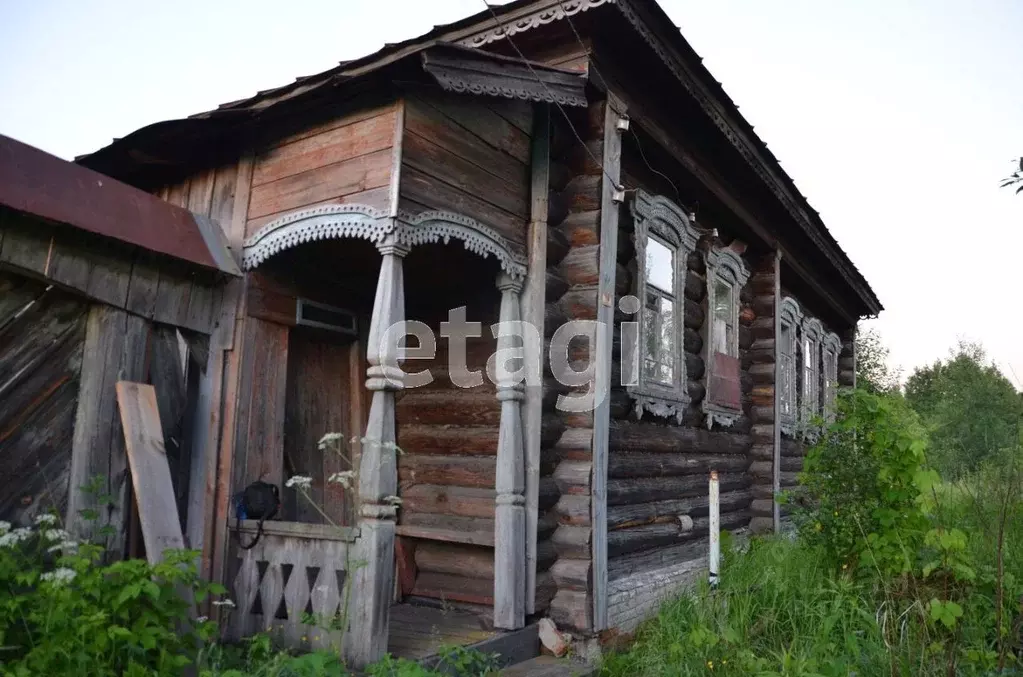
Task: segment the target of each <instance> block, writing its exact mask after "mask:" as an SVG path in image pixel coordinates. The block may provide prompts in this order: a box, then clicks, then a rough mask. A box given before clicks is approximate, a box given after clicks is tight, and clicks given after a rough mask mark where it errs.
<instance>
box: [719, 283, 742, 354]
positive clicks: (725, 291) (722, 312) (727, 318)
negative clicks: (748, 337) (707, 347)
mask: <svg viewBox="0 0 1023 677" xmlns="http://www.w3.org/2000/svg"><path fill="white" fill-rule="evenodd" d="M732 296H733V292H732V285H730V284H728V283H727V282H725V281H724V280H721V279H718V280H715V282H714V329H713V334H714V350H715V352H719V353H725V354H726V355H731V356H732V357H737V355H734V354H733V352H734V351H733V349H732V346H733V343H734V341H733V332H734V331H735V327H734V326H732V311H733V308H732V303H733V302H734V299H733V298H732Z"/></svg>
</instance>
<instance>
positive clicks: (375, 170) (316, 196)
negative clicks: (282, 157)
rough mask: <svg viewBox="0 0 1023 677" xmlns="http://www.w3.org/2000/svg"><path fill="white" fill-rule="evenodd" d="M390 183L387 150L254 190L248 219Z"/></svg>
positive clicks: (389, 157)
mask: <svg viewBox="0 0 1023 677" xmlns="http://www.w3.org/2000/svg"><path fill="white" fill-rule="evenodd" d="M390 180H391V151H390V149H389V148H385V149H383V150H378V151H376V152H374V153H369V154H368V155H362V156H360V157H357V158H352V159H350V160H344V161H341V162H335V163H334V164H330V165H326V166H324V167H318V168H316V169H312V170H310V171H307V172H303V173H301V174H295V175H294V176H288V177H285V178H283V179H279V180H277V181H272V182H270V183H264V184H263V185H260V186H254V187H253V188H252V194H251V198H250V202H249V218H257V217H260V216H265V215H266V214H272V213H274V212H282V211H290V210H292V209H298V208H300V207H304V206H306V205H310V204H312V203H314V202H319V201H322V200H327V199H336V198H339V197H342V196H344V195H350V194H352V193H359V192H362V191H365V190H369V189H370V188H380V187H382V186H387V185H389V183H390Z"/></svg>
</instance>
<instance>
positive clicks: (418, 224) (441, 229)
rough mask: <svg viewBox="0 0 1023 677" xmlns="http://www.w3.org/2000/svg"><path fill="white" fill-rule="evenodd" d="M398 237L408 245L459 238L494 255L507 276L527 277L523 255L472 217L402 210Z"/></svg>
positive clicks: (482, 253)
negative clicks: (407, 212) (515, 251)
mask: <svg viewBox="0 0 1023 677" xmlns="http://www.w3.org/2000/svg"><path fill="white" fill-rule="evenodd" d="M398 219H399V221H401V226H402V227H401V229H400V231H399V238H400V239H401V241H402V242H404V243H406V244H408V245H409V246H411V247H414V246H416V245H420V244H425V243H427V242H441V241H442V242H444V243H445V244H447V243H448V241H449V240H450V239H451V238H456V239H458V240H461V241H462V243H463V244H464V245H465V248H466V249H467V250H469V251H471V252H473V253H474V254H477V255H479V256H482V257H483V258H486V257H487V256H490V255H493V256H494V257H495V258H497V260H498V262H499V263H500V264H501V269H502V270H503V271H504V272H506V273H508V275H509V276H511V277H513V278H515V279H518V280H521V279H524V278H525V277H526V258H525V257H524V256H522V255H520V254H516V253H514V252H513V251H512V248H511V247H510V246H509V244H508V242H507V240H505V239H504V238H503V237H501V235H500V234H499V233H498V232H497V231H496V230H494V229H493V228H490V227H489V226H484V225H483V224H482V223H479V222H478V221H476V220H475V219H472V218H469V217H468V216H463V215H461V214H455V213H453V212H442V211H429V212H422V213H420V214H416V215H415V216H412V215H410V214H406V213H402V214H399V215H398Z"/></svg>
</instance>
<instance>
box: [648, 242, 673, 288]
mask: <svg viewBox="0 0 1023 677" xmlns="http://www.w3.org/2000/svg"><path fill="white" fill-rule="evenodd" d="M646 281H647V284H651V285H653V286H655V287H657V288H658V289H660V290H661V291H663V292H666V293H667V294H668V295H670V296H674V294H675V252H674V250H672V249H671V248H670V247H668V245H666V244H664V243H663V242H661V241H660V240H655V239H654V238H652V237H648V238H647V241H646Z"/></svg>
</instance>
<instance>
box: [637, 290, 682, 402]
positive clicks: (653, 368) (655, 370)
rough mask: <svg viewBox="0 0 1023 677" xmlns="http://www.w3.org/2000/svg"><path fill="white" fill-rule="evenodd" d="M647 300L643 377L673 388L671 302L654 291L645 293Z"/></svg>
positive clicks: (673, 328)
mask: <svg viewBox="0 0 1023 677" xmlns="http://www.w3.org/2000/svg"><path fill="white" fill-rule="evenodd" d="M646 297H647V298H646V308H645V310H644V313H643V321H644V322H645V324H646V326H645V327H644V330H645V331H644V335H645V337H646V346H645V355H644V359H643V368H644V376H646V377H647V378H650V379H652V380H654V381H657V382H658V383H663V384H665V385H672V384H673V383H674V376H675V318H674V312H673V306H674V302H673V301H672V300H671V299H668V298H666V297H664V296H662V295H661V294H659V293H658V292H657V291H656V290H654V289H651V290H650V291H649V292H647V295H646Z"/></svg>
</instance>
